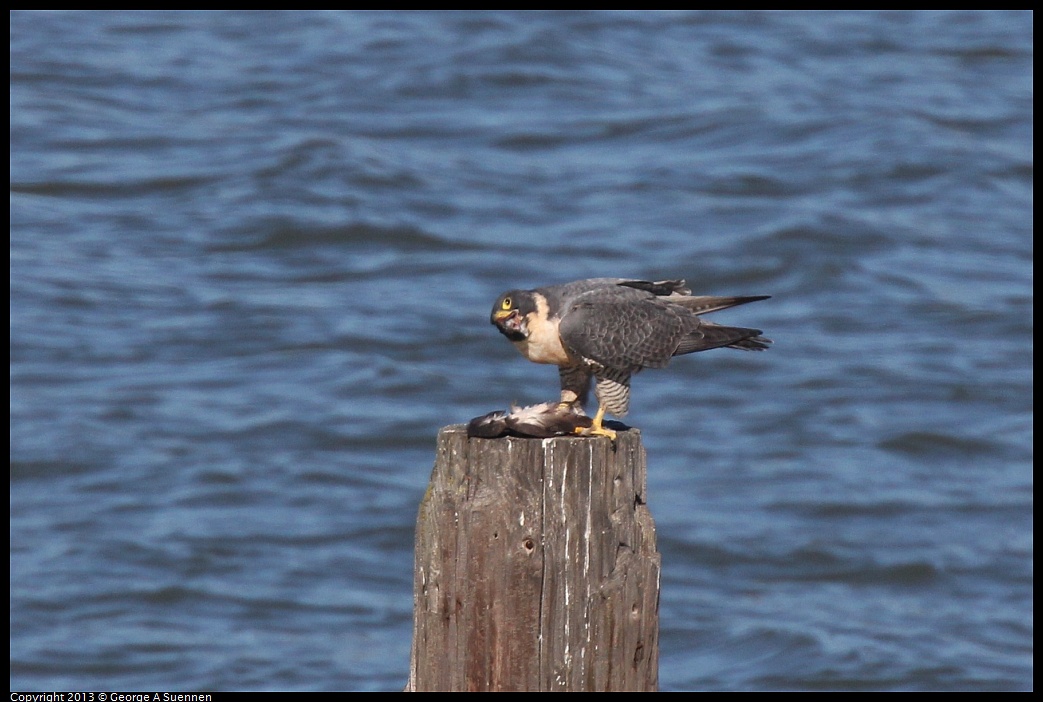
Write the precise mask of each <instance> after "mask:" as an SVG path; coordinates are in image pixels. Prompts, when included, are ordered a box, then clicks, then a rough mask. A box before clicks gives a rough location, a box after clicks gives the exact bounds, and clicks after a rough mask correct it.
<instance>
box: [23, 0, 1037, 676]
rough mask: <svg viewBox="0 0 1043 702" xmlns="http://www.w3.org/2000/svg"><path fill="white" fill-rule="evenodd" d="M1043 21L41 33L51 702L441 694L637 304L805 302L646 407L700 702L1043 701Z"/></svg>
mask: <svg viewBox="0 0 1043 702" xmlns="http://www.w3.org/2000/svg"><path fill="white" fill-rule="evenodd" d="M1032 21H1033V15H1032V14H1031V13H1025V12H872V13H866V12H828V13H827V12H821V13H813V14H806V13H790V12H780V13H774V12H773V13H748V12H577V13H572V12H567V13H566V12H554V13H542V12H539V13H537V12H457V13H446V12H316V13H297V12H291V13H262V12H249V13H248V12H231V13H224V12H191V13H181V12H173V13H159V12H115V13H110V12H99V13H90V12H48V13H44V12H14V13H12V14H11V15H10V31H11V76H10V77H11V132H10V133H11V248H10V256H11V305H10V312H11V687H12V689H22V690H50V689H57V690H70V689H93V690H116V691H119V690H133V689H169V690H213V689H243V690H271V689H286V690H338V689H350V690H394V689H401V688H402V686H403V684H404V683H405V678H406V675H407V672H408V655H409V645H410V636H411V619H412V559H413V554H412V546H413V526H414V522H415V518H416V509H417V506H418V504H419V501H420V498H421V497H422V495H423V493H424V490H425V488H426V485H427V480H428V477H429V473H430V469H431V465H432V462H433V460H434V441H435V436H436V435H437V432H438V430H439V428H440V427H442V426H445V425H448V424H455V423H460V422H466V421H467V420H469V419H470V418H471V417H474V416H477V415H481V414H485V413H486V412H490V411H492V410H496V409H503V408H505V407H506V406H507V405H508V404H509V403H511V402H520V403H531V402H539V401H544V400H548V399H553V398H554V397H556V394H557V374H556V372H555V370H554V369H553V368H551V367H545V366H536V365H533V364H530V363H528V362H526V361H525V360H524V359H522V358H521V357H520V356H519V355H518V354H517V353H516V352H515V351H514V350H513V349H512V348H511V347H510V345H509V344H507V343H506V342H505V341H504V339H503V338H502V337H501V336H500V335H499V334H497V333H496V331H495V330H494V329H493V328H492V327H491V326H490V325H489V324H488V313H489V309H490V307H491V305H492V302H493V301H494V300H495V299H496V297H497V296H498V295H499V294H500V293H501V292H502V291H504V290H506V289H510V288H518V287H535V286H538V285H543V284H549V283H556V282H563V281H567V280H572V279H576V278H584V277H593V276H632V277H638V278H650V279H662V278H672V277H683V278H686V279H687V280H688V282H689V284H690V286H691V287H692V288H693V289H694V290H695V291H696V292H697V293H716V294H771V295H773V298H772V299H771V300H769V301H766V302H759V303H756V304H755V305H749V306H746V307H743V308H739V309H735V310H730V311H727V312H724V313H721V314H719V315H717V316H715V319H716V320H717V321H720V322H723V323H728V324H735V325H741V326H755V327H757V328H760V329H763V330H764V331H765V334H766V335H767V336H769V337H771V338H773V339H774V340H775V345H774V348H772V349H771V350H770V351H768V352H766V353H762V354H744V353H738V352H732V351H729V350H720V351H712V352H709V353H705V354H697V355H695V356H689V357H684V358H680V359H676V360H675V362H674V363H672V364H671V366H670V368H668V369H666V370H663V371H649V372H647V373H643V374H641V375H640V376H638V377H636V378H635V380H634V391H633V401H632V405H631V414H630V415H629V416H628V417H627V422H628V423H630V424H631V425H633V426H636V427H639V428H640V429H641V430H642V436H643V439H644V443H645V446H646V448H647V449H648V453H649V504H650V507H651V510H652V514H653V516H654V518H655V520H656V524H657V528H658V543H659V548H660V551H661V552H662V556H663V579H662V593H661V617H662V619H661V641H660V649H661V659H660V663H661V666H660V678H661V685H662V688H663V689H664V690H708V689H721V690H774V689H796V690H817V689H850V690H1027V689H1031V688H1032V673H1033V665H1032V658H1033V645H1032V641H1033V606H1032V596H1033V538H1032V529H1033V519H1032V513H1033V498H1032V492H1033V479H1032V458H1033V452H1032V436H1033V430H1032V422H1033V411H1032V386H1033V383H1032V360H1031V359H1032V350H1033V341H1032V335H1033V324H1032V313H1033V294H1032V258H1033V247H1032V230H1033V216H1032V184H1033V174H1032V171H1033V158H1032V145H1033V129H1032V118H1033V87H1032V74H1033V70H1032V65H1033V31H1032Z"/></svg>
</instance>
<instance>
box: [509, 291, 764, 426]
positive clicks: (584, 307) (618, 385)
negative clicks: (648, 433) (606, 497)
mask: <svg viewBox="0 0 1043 702" xmlns="http://www.w3.org/2000/svg"><path fill="white" fill-rule="evenodd" d="M768 297H770V296H769V295H751V296H745V297H711V296H699V295H692V291H691V290H689V289H688V288H687V287H685V281H683V280H661V281H657V282H650V281H645V280H628V279H625V278H590V279H588V280H577V281H575V282H572V283H566V284H564V285H554V286H550V287H545V288H536V289H535V290H511V291H510V292H507V293H504V294H503V295H501V296H500V298H499V299H498V300H497V301H496V304H495V305H493V309H492V314H491V315H490V321H491V322H492V323H493V324H494V325H495V326H496V328H497V329H498V330H499V331H500V333H501V334H503V335H504V336H506V337H507V338H508V339H510V340H511V342H512V343H513V344H514V346H515V348H517V349H518V350H519V351H521V353H522V355H523V356H525V357H526V358H527V359H529V360H530V361H533V362H534V363H551V364H554V365H556V366H558V372H559V375H560V377H561V407H562V409H565V408H577V407H579V406H581V405H582V403H583V401H584V400H585V399H586V396H587V393H588V391H589V389H590V381H591V378H592V377H593V378H594V379H595V380H596V385H595V388H594V393H595V395H596V396H597V399H598V411H597V414H596V415H595V416H594V421H593V424H592V426H591V427H590V428H589V429H584V428H577V429H576V433H583V434H593V435H599V436H608V437H610V438H615V432H613V431H612V430H611V429H606V428H605V427H603V426H602V421H603V420H604V417H605V413H606V412H608V413H610V414H613V415H615V416H617V417H623V416H624V415H626V413H627V410H628V409H629V405H630V376H631V375H632V374H634V373H637V372H638V371H640V370H641V369H642V368H663V367H664V366H666V364H667V363H669V361H670V358H671V357H673V356H680V355H682V354H686V353H694V352H696V351H706V350H707V349H715V348H719V347H722V346H726V347H728V348H733V349H744V350H754V351H760V350H762V349H766V348H768V344H770V343H771V339H766V338H764V337H763V336H761V331H760V330H759V329H743V328H740V327H725V326H721V325H719V324H714V323H713V322H708V321H706V320H704V319H702V318H700V316H699V315H701V314H706V313H709V312H716V311H717V310H723V309H727V308H728V307H735V306H736V305H742V304H745V303H747V302H755V301H757V300H765V299H767V298H768Z"/></svg>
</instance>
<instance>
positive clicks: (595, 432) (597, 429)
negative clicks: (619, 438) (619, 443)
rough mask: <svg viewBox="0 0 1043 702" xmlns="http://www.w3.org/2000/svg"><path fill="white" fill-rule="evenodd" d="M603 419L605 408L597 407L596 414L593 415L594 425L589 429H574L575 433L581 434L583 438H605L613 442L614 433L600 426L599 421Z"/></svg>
mask: <svg viewBox="0 0 1043 702" xmlns="http://www.w3.org/2000/svg"><path fill="white" fill-rule="evenodd" d="M604 418H605V408H604V407H602V406H600V405H599V406H598V413H597V414H595V415H594V423H593V424H591V425H590V427H588V428H586V429H584V428H582V427H576V433H577V434H582V435H583V436H607V437H608V438H610V439H612V440H613V441H615V440H616V432H614V431H612V430H611V429H606V428H605V427H603V426H601V421H602V420H603V419H604Z"/></svg>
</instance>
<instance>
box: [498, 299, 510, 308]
mask: <svg viewBox="0 0 1043 702" xmlns="http://www.w3.org/2000/svg"><path fill="white" fill-rule="evenodd" d="M500 309H504V310H509V309H511V298H509V297H505V298H503V302H502V303H501V304H500Z"/></svg>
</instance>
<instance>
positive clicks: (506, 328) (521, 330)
mask: <svg viewBox="0 0 1043 702" xmlns="http://www.w3.org/2000/svg"><path fill="white" fill-rule="evenodd" d="M492 323H493V324H495V325H496V328H497V329H499V330H500V333H501V334H503V335H504V336H506V337H507V338H508V339H510V340H511V341H521V340H523V339H525V337H526V328H525V318H524V317H522V315H521V313H520V312H519V311H518V310H497V311H496V312H494V313H493V318H492Z"/></svg>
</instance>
